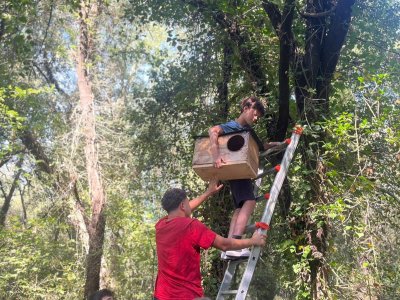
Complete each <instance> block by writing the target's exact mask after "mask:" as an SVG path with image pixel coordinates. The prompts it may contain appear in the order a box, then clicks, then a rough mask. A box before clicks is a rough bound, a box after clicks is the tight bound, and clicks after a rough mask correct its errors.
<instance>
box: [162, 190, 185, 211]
mask: <svg viewBox="0 0 400 300" xmlns="http://www.w3.org/2000/svg"><path fill="white" fill-rule="evenodd" d="M186 198H187V196H186V192H185V191H184V190H182V189H177V188H173V189H169V190H168V191H166V192H165V194H164V196H163V197H162V199H161V205H162V208H164V209H165V210H166V211H167V213H170V212H171V211H173V210H175V209H176V208H178V206H179V204H181V202H182V201H183V200H185V199H186Z"/></svg>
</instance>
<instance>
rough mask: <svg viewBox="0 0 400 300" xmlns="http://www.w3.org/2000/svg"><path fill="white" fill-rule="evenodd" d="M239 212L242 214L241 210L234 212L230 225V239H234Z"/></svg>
mask: <svg viewBox="0 0 400 300" xmlns="http://www.w3.org/2000/svg"><path fill="white" fill-rule="evenodd" d="M239 212H240V208H236V209H235V210H234V212H233V215H232V219H231V223H230V225H229V233H228V238H231V237H232V234H233V230H234V229H235V226H236V220H237V218H238V215H239Z"/></svg>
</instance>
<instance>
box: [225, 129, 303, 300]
mask: <svg viewBox="0 0 400 300" xmlns="http://www.w3.org/2000/svg"><path fill="white" fill-rule="evenodd" d="M302 132H303V128H302V127H300V126H296V127H295V129H294V131H293V133H292V136H291V138H290V139H288V140H286V141H288V146H287V148H286V150H285V154H284V156H283V159H282V161H281V164H280V165H278V166H275V168H274V169H275V171H277V173H276V176H275V180H274V183H273V184H272V187H271V190H270V193H269V197H268V201H267V205H266V207H265V210H264V213H263V216H262V218H261V222H259V224H266V226H265V227H264V226H261V227H263V228H258V229H257V230H259V231H260V232H261V233H263V234H266V232H267V230H268V229H269V224H270V222H271V218H272V214H273V212H274V209H275V204H276V202H277V201H278V196H279V192H280V190H281V188H282V184H283V181H284V179H285V177H286V175H287V172H288V168H289V165H290V163H291V161H292V158H293V155H294V152H295V150H296V148H297V145H298V143H299V139H300V135H301V134H302ZM270 150H271V151H273V150H274V148H272V149H270ZM268 151H269V150H268ZM268 151H265V152H263V153H261V154H260V156H266V155H268V154H269V153H268ZM267 173H268V171H267V172H261V173H260V174H259V175H258V176H257V178H256V180H255V186H254V190H255V191H257V190H258V188H259V186H260V184H261V178H262V177H263V176H265V175H266V174H267ZM260 252H261V247H259V246H253V247H252V249H251V253H250V257H249V258H248V259H246V260H229V261H228V266H227V268H226V271H225V274H224V278H223V280H222V282H221V286H220V288H219V291H218V295H217V300H224V299H225V297H231V296H235V300H244V299H246V296H247V292H248V290H249V286H250V282H251V279H252V277H253V274H254V270H255V268H256V265H257V261H258V258H259V256H260ZM244 262H246V269H245V271H244V273H243V276H242V279H241V282H240V284H239V288H238V289H236V290H232V289H230V288H231V283H232V279H233V277H234V276H235V272H236V270H237V267H238V266H239V265H240V264H241V263H244Z"/></svg>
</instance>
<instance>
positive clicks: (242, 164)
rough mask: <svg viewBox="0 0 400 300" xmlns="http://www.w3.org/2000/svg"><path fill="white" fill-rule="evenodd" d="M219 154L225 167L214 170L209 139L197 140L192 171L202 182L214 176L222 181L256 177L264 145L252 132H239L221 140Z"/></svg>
mask: <svg viewBox="0 0 400 300" xmlns="http://www.w3.org/2000/svg"><path fill="white" fill-rule="evenodd" d="M218 145H219V152H220V155H221V157H222V159H223V160H224V162H225V164H223V166H222V167H221V168H219V169H217V168H214V161H213V158H212V155H211V147H210V138H209V137H208V136H205V137H198V138H197V139H196V141H195V146H194V155H193V163H192V165H193V169H194V171H195V172H196V173H197V175H199V176H200V177H201V178H202V179H203V180H205V181H208V180H210V179H211V178H213V177H215V178H217V179H220V180H231V179H245V178H255V177H256V176H257V172H258V160H259V152H260V150H261V149H262V148H263V146H262V143H261V142H260V140H259V139H258V137H257V136H256V134H255V133H254V132H253V131H238V132H233V133H229V134H224V135H221V136H219V137H218Z"/></svg>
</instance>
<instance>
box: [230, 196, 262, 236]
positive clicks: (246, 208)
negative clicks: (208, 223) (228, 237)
mask: <svg viewBox="0 0 400 300" xmlns="http://www.w3.org/2000/svg"><path fill="white" fill-rule="evenodd" d="M255 207H256V201H255V200H247V201H245V202H244V203H243V206H242V208H240V209H239V211H238V210H235V213H236V211H238V214H237V217H236V219H235V223H234V225H233V231H232V235H235V236H240V235H242V234H243V233H244V230H245V228H246V225H247V222H248V221H249V219H250V216H251V215H252V213H253V212H254V208H255ZM232 221H233V219H232ZM231 224H232V223H231Z"/></svg>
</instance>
